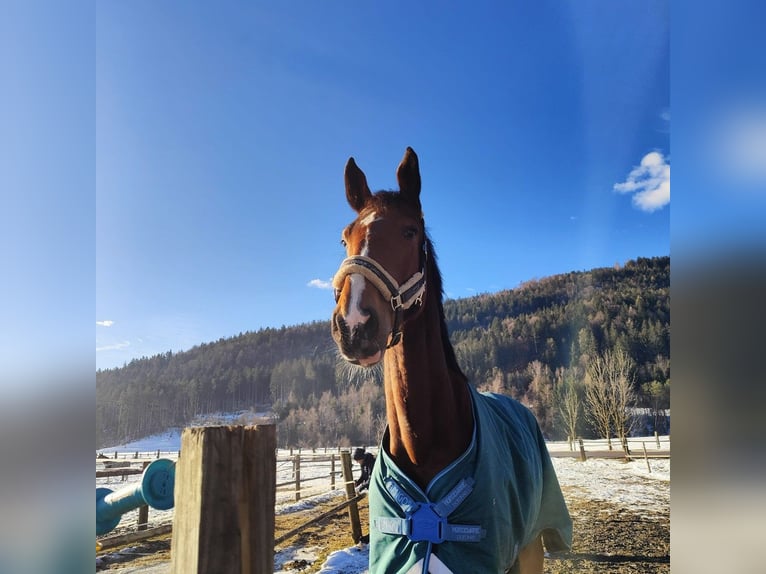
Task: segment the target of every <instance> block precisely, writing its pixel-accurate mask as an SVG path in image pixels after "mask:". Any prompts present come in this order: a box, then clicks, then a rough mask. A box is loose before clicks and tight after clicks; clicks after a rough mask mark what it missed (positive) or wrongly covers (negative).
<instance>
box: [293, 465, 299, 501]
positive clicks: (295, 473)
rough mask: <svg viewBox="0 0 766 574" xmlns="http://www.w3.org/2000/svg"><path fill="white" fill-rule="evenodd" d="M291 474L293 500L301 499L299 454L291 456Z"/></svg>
mask: <svg viewBox="0 0 766 574" xmlns="http://www.w3.org/2000/svg"><path fill="white" fill-rule="evenodd" d="M293 476H294V477H295V502H298V501H299V500H300V499H301V455H300V454H296V455H295V457H293Z"/></svg>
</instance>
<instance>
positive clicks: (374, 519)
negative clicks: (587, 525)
mask: <svg viewBox="0 0 766 574" xmlns="http://www.w3.org/2000/svg"><path fill="white" fill-rule="evenodd" d="M470 388H471V397H472V400H473V413H474V432H473V438H472V440H471V444H470V446H469V447H468V449H467V450H466V451H465V452H464V453H463V454H462V455H461V456H460V457H459V458H458V459H457V460H455V461H454V462H453V463H452V464H450V465H449V466H448V467H447V468H445V469H444V470H443V471H441V472H440V473H439V474H438V475H437V476H436V477H434V479H433V480H432V481H431V483H430V484H429V485H428V487H427V488H426V490H425V492H423V490H422V489H421V488H420V487H419V486H418V485H416V484H415V483H414V482H413V481H411V480H410V479H409V478H408V477H407V476H406V475H405V474H404V473H403V472H402V471H401V470H400V469H399V468H398V467H397V466H396V464H395V463H394V462H393V460H392V459H391V457H390V455H389V453H388V431H386V433H385V435H384V437H383V441H382V444H381V448H380V455H379V456H378V458H377V461H376V463H375V467H374V469H373V473H372V479H371V482H370V495H369V500H370V572H371V573H372V574H377V573H383V572H385V573H386V574H393V573H397V574H421V572H426V571H425V570H424V567H425V568H427V572H431V573H432V574H437V573H438V574H449V573H450V572H452V573H455V574H462V573H465V572H471V573H482V574H483V573H504V572H509V571H511V566H512V565H513V564H514V562H515V561H516V558H517V556H518V553H519V551H520V550H521V549H522V548H524V547H525V546H526V545H527V544H528V543H529V542H530V541H532V540H533V539H535V538H536V537H537V536H538V535H540V534H542V535H543V542H544V544H545V547H546V549H547V550H548V552H557V551H561V550H566V549H568V548H569V547H570V546H571V542H572V520H571V518H570V517H569V512H568V511H567V507H566V503H565V502H564V497H563V495H562V493H561V488H560V487H559V483H558V479H557V478H556V473H555V471H554V469H553V465H552V463H551V459H550V455H549V454H548V449H547V447H546V446H545V442H544V440H543V436H542V433H541V432H540V428H539V427H538V425H537V421H536V420H535V418H534V416H533V415H532V413H531V412H530V411H529V410H528V409H527V408H526V407H524V406H523V405H522V404H521V403H519V402H518V401H515V400H513V399H511V398H510V397H506V396H502V395H497V394H492V393H479V392H477V391H476V390H475V389H474V388H473V387H470ZM426 565H427V566H426Z"/></svg>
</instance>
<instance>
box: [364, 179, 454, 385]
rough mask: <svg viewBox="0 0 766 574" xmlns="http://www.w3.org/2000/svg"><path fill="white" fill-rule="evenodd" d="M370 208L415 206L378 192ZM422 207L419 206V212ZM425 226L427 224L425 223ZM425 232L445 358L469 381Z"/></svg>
mask: <svg viewBox="0 0 766 574" xmlns="http://www.w3.org/2000/svg"><path fill="white" fill-rule="evenodd" d="M368 207H371V208H373V209H375V210H380V211H383V212H385V210H386V209H387V208H388V207H399V208H401V207H403V208H405V209H409V210H413V206H412V205H411V204H410V203H409V202H407V201H406V200H405V199H404V198H403V197H402V195H401V194H400V193H399V192H395V191H378V192H376V193H374V194H373V195H372V197H371V198H370V200H369V202H368ZM419 209H420V206H418V210H419ZM424 225H425V223H424ZM423 231H424V232H425V242H426V248H427V253H428V257H427V261H426V265H427V266H428V269H427V272H426V276H427V277H428V283H427V284H426V290H427V291H430V293H433V294H436V304H437V309H438V311H439V328H440V330H441V337H442V346H443V348H444V358H445V359H446V361H447V367H448V368H449V370H450V371H453V372H455V373H457V374H458V375H460V377H461V378H462V379H463V380H464V381H468V377H466V376H465V373H463V370H462V369H461V368H460V365H459V364H458V362H457V357H456V356H455V349H454V348H453V347H452V342H451V341H450V338H449V331H448V330H447V321H446V319H445V318H444V304H443V299H444V287H443V283H442V274H441V271H439V265H438V263H437V258H436V251H434V246H433V241H432V240H431V236H430V234H429V233H428V231H427V230H425V228H424V230H423Z"/></svg>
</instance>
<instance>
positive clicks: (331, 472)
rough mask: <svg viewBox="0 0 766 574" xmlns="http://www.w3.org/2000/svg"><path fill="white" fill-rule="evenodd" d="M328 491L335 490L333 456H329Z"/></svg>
mask: <svg viewBox="0 0 766 574" xmlns="http://www.w3.org/2000/svg"><path fill="white" fill-rule="evenodd" d="M330 490H335V455H334V454H331V455H330Z"/></svg>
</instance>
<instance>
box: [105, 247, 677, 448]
mask: <svg viewBox="0 0 766 574" xmlns="http://www.w3.org/2000/svg"><path fill="white" fill-rule="evenodd" d="M669 287H670V258H669V257H655V258H639V259H637V260H635V261H630V262H628V263H626V264H625V266H624V267H617V266H615V267H614V268H600V269H593V270H591V271H587V272H572V273H566V274H562V275H555V276H552V277H547V278H544V279H539V280H534V281H529V282H527V283H524V284H523V285H521V286H519V287H517V288H515V289H512V290H507V291H501V292H498V293H493V294H486V295H478V296H475V297H470V298H466V299H458V300H447V301H445V304H444V310H445V314H446V318H447V322H448V326H449V329H450V332H451V339H452V342H453V345H454V347H455V352H456V355H457V357H458V361H459V362H460V364H461V366H462V367H463V370H464V371H465V373H466V375H468V377H469V378H470V379H471V381H472V382H474V384H476V385H477V386H479V387H487V388H491V389H493V390H496V391H502V392H506V393H508V394H511V395H513V396H515V397H517V398H519V399H521V400H524V401H525V402H526V403H527V404H532V405H533V406H534V404H535V402H540V401H543V400H545V398H544V397H543V396H542V395H543V394H544V393H543V390H544V389H543V387H545V385H546V384H547V383H545V381H546V380H550V381H552V380H553V379H554V378H555V374H556V373H557V372H559V373H560V372H562V371H563V369H565V368H568V369H570V370H571V371H572V372H575V373H579V375H580V376H582V373H583V368H584V366H585V365H586V364H587V362H588V360H589V358H590V357H593V356H595V355H596V354H597V353H600V352H602V351H604V350H606V349H612V348H615V347H622V348H623V349H625V350H626V351H628V353H629V354H630V356H631V357H632V359H633V361H634V362H635V365H636V369H635V377H636V386H637V388H638V389H640V387H641V385H642V384H643V383H648V382H650V381H657V382H659V383H666V382H667V380H668V379H669V376H670V333H669V331H670V288H669ZM364 383H365V381H350V380H349V376H348V370H347V369H344V368H343V366H342V365H339V362H338V360H337V355H336V352H335V346H334V344H333V342H332V340H331V338H330V327H329V321H322V322H314V323H308V324H303V325H297V326H294V327H283V328H281V329H271V328H269V329H262V330H259V331H257V332H248V333H243V334H240V335H237V336H235V337H231V338H227V339H221V340H219V341H216V342H214V343H205V344H201V345H199V346H197V347H194V348H192V349H190V350H188V351H184V352H179V353H170V352H168V353H165V354H162V355H157V356H154V357H150V358H142V359H136V360H133V361H131V362H130V363H129V364H127V365H125V366H124V367H121V368H116V369H108V370H99V371H97V373H96V416H97V420H96V425H97V437H96V441H97V447H101V446H104V445H107V444H114V443H116V442H121V441H125V440H129V439H133V438H139V437H142V436H145V435H147V434H151V433H154V432H159V431H162V430H164V429H165V428H167V427H169V426H179V425H183V424H185V423H188V422H189V421H190V420H191V419H192V418H193V417H194V416H195V415H198V414H203V413H208V412H214V411H233V410H239V409H249V408H251V407H253V406H254V405H264V404H271V405H273V406H274V409H275V411H276V412H277V413H279V414H280V416H281V417H282V418H283V419H289V418H291V417H292V420H293V422H294V423H295V424H300V423H297V422H295V417H296V416H298V415H299V414H302V415H305V416H308V414H309V413H312V412H314V411H316V410H317V409H320V408H321V407H322V404H324V406H327V405H328V404H330V403H332V404H333V405H335V406H334V407H333V408H335V409H336V411H337V410H339V409H341V407H343V400H342V399H343V397H344V396H345V395H348V394H349V393H351V394H353V393H357V394H358V393H359V390H360V388H361V387H362V386H365V385H364ZM368 383H369V384H370V385H372V384H373V383H370V382H368ZM378 384H379V383H378ZM551 384H552V383H551ZM369 392H372V393H373V394H375V396H374V397H371V398H369V397H368V398H369V401H370V402H372V403H374V405H372V406H370V405H368V406H367V407H365V408H366V409H367V412H366V414H365V415H364V416H365V417H366V418H368V419H369V420H368V422H367V423H363V422H359V424H358V425H357V426H356V427H355V426H353V425H352V426H351V427H349V428H345V429H335V430H333V431H332V433H335V434H334V435H332V434H330V435H328V437H329V438H330V439H331V438H332V437H333V436H334V437H335V438H336V439H339V438H343V439H344V440H351V441H352V442H355V443H359V442H364V439H368V438H373V437H372V436H371V435H372V434H373V429H371V428H370V427H371V425H373V422H375V421H378V422H379V421H380V418H381V416H382V415H381V409H382V402H381V396H380V393H377V394H376V393H375V391H374V389H373V390H371V391H369ZM354 400H359V397H355V399H354ZM363 400H367V399H363ZM333 401H335V402H333ZM320 403H322V404H320ZM541 408H542V407H541ZM312 409H314V411H312ZM339 414H340V413H338V416H336V417H334V418H341V417H340V416H339ZM375 424H377V423H375ZM542 424H543V425H544V430H550V429H545V425H546V424H548V426H550V425H552V424H553V423H552V422H550V421H549V422H548V423H545V421H543V423H542ZM365 426H366V427H368V428H367V429H366V430H364V431H362V430H360V429H361V428H362V427H365ZM357 427H359V428H357ZM355 429H356V430H355ZM328 432H330V431H328ZM355 433H357V435H358V434H359V433H362V434H363V435H364V436H361V437H360V436H357V435H355ZM328 437H322V436H314V439H316V440H321V439H323V438H324V439H328Z"/></svg>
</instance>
